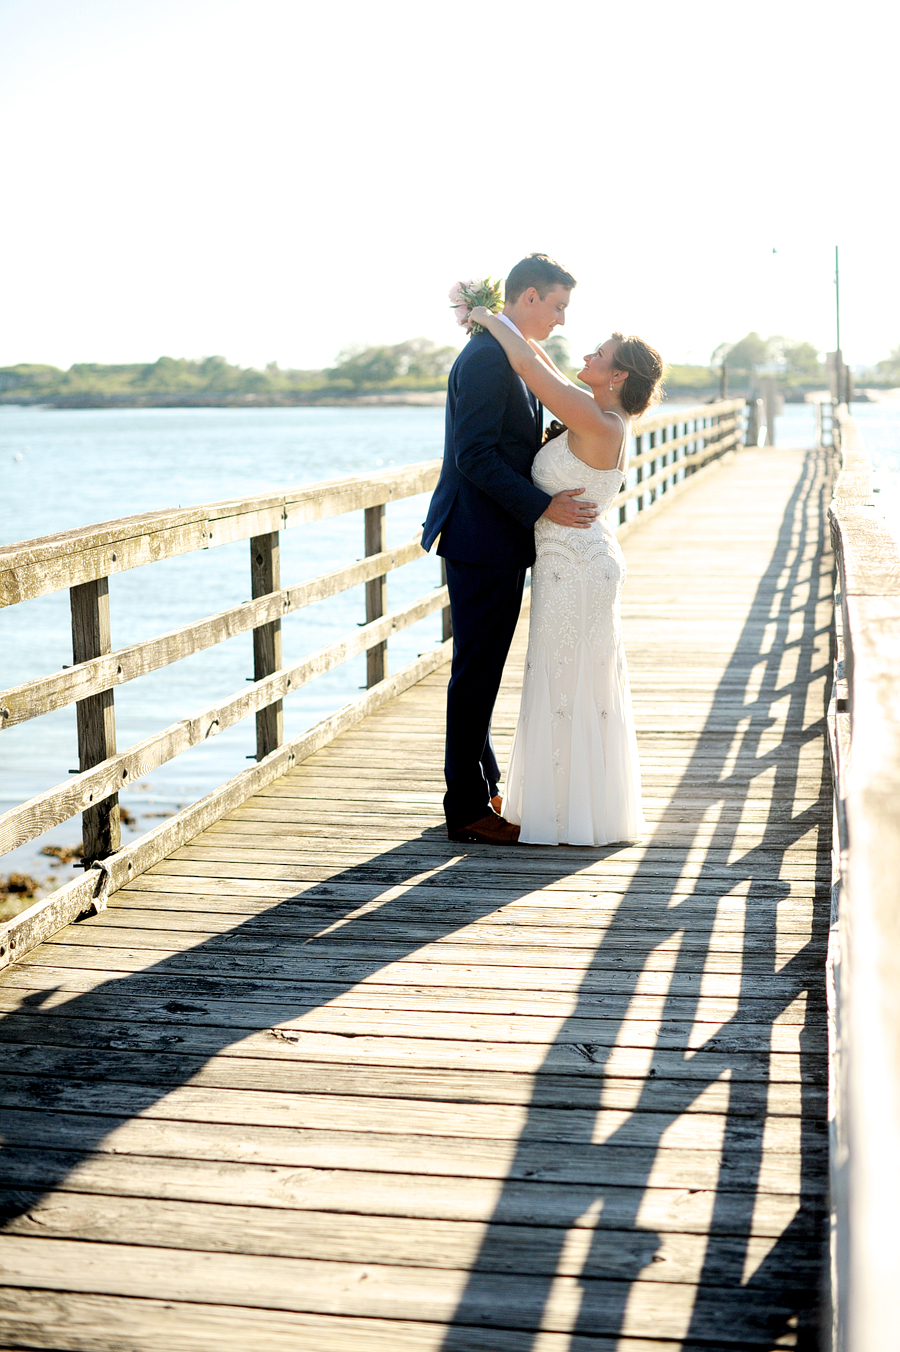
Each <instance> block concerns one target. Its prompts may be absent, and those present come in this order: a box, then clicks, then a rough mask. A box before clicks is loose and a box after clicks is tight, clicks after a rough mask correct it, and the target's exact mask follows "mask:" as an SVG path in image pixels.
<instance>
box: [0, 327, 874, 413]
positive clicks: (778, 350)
mask: <svg viewBox="0 0 900 1352" xmlns="http://www.w3.org/2000/svg"><path fill="white" fill-rule="evenodd" d="M545 347H546V349H547V351H548V352H549V354H550V355H551V357H552V358H553V360H554V361H555V362H556V364H557V366H559V367H560V368H561V369H562V370H563V371H565V373H566V374H567V375H568V376H570V377H572V378H573V379H574V377H575V374H576V370H577V369H578V368H577V366H576V365H573V363H572V359H571V356H570V352H569V345H568V343H567V341H566V339H565V338H564V337H563V336H562V334H554V335H553V336H552V337H551V338H549V339H548V340H547V342H546V344H545ZM456 356H457V349H456V348H454V347H444V346H441V345H440V344H438V343H435V342H432V341H431V339H428V338H408V339H407V340H406V341H405V342H402V343H395V344H393V345H390V344H381V345H375V346H371V345H370V346H364V345H361V344H356V345H352V346H348V347H345V348H343V349H342V351H341V352H339V353H338V355H337V357H336V359H335V362H334V365H333V366H330V367H327V368H325V369H323V370H319V371H312V370H310V371H300V370H291V369H282V368H281V367H280V366H279V365H278V363H277V362H269V364H268V365H267V366H266V367H265V368H264V369H262V370H259V369H257V368H255V367H245V366H233V365H232V364H231V363H230V362H228V361H226V360H225V358H224V357H204V358H202V359H200V360H196V361H192V360H189V359H187V358H184V357H179V358H176V357H160V358H159V360H158V361H155V362H149V363H146V362H133V363H129V364H123V365H115V366H105V365H102V364H101V363H99V362H79V363H77V364H76V365H74V366H70V367H69V369H68V370H67V371H63V370H60V369H59V368H58V367H56V366H43V365H39V364H36V363H21V364H19V365H17V366H5V367H0V403H5V404H50V405H53V406H55V407H59V408H91V407H96V408H110V407H120V408H128V407H141V406H153V405H167V404H168V405H192V404H196V405H223V404H225V405H227V404H237V405H267V404H307V403H309V404H313V403H329V402H333V401H334V400H343V399H354V398H357V397H359V396H361V395H367V394H392V393H397V394H402V393H403V392H404V391H420V392H423V393H425V392H429V391H436V390H443V389H445V388H446V385H447V375H448V373H449V371H450V367H451V366H452V365H453V362H454V360H455V358H456ZM723 362H725V363H727V369H728V389H729V392H730V393H732V394H743V393H749V392H750V391H751V390H752V389H753V388H754V387H755V385H756V382H757V380H758V378H759V377H760V376H761V375H763V374H766V375H774V376H775V378H776V379H777V380H778V382H779V384H780V385H781V387H782V389H783V390H784V391H785V393H786V394H787V396H788V398H790V397H792V396H793V397H794V398H802V397H803V394H804V392H805V391H806V390H813V389H822V388H824V387H825V386H826V385H827V374H826V369H825V362H824V360H823V358H822V355H821V354H820V353H819V351H818V349H817V348H816V347H815V345H814V344H813V343H808V342H799V341H796V340H794V339H791V338H785V337H783V336H782V335H778V334H776V335H773V336H772V337H769V338H762V337H761V336H760V334H758V333H755V332H754V333H748V334H746V335H745V336H744V337H743V338H741V339H740V340H739V341H738V342H736V343H720V344H719V346H718V347H717V348H716V349H715V351H714V352H713V353H712V356H711V358H710V363H709V365H707V366H702V365H689V364H680V365H678V364H676V365H672V366H669V367H668V368H667V370H666V380H665V385H666V390H667V392H668V395H669V398H670V399H682V398H684V397H685V396H698V397H710V396H712V395H714V394H715V393H716V392H717V391H718V389H719V387H720V380H721V368H722V363H723ZM578 365H580V363H579V364H578ZM858 383H868V384H871V385H883V386H896V385H900V345H898V346H897V347H896V348H894V350H893V351H892V352H891V353H890V355H889V356H888V357H886V358H885V359H884V360H883V361H880V362H878V363H877V364H876V365H875V366H874V367H872V368H871V370H869V371H867V372H866V374H865V377H864V379H861V380H860V381H859V382H858Z"/></svg>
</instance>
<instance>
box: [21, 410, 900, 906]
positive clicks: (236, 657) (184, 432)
mask: <svg viewBox="0 0 900 1352" xmlns="http://www.w3.org/2000/svg"><path fill="white" fill-rule="evenodd" d="M673 410H674V406H673ZM854 412H855V413H856V414H857V416H858V418H859V422H860V426H861V428H862V431H863V434H864V436H865V438H866V441H867V444H868V445H869V446H870V449H871V450H872V453H873V457H874V458H875V459H876V463H877V464H878V466H879V483H880V486H881V488H882V500H883V501H884V502H885V503H886V504H887V503H889V502H890V503H891V504H892V505H893V506H895V507H896V506H897V502H898V498H900V405H898V406H896V407H892V406H887V405H860V406H857V407H856V408H855V409H854ZM812 439H813V416H812V409H811V408H810V407H808V406H803V405H788V406H787V408H786V409H785V413H784V415H783V417H782V418H780V419H779V424H778V429H777V440H778V444H779V445H782V446H803V445H809V444H811V442H812ZM442 440H443V410H442V409H439V408H366V409H345V408H313V409H309V408H292V409H252V410H250V409H247V410H243V409H134V410H121V411H118V410H116V411H112V410H97V411H93V410H77V411H59V410H47V409H26V408H14V407H0V467H2V478H0V542H2V543H10V542H13V541H16V540H23V539H29V538H31V537H33V536H38V535H46V534H50V533H51V532H54V531H60V530H66V529H70V528H72V527H75V526H82V525H86V524H90V523H93V522H98V521H105V520H110V519H113V518H115V517H119V516H126V515H130V514H132V513H136V512H144V511H149V510H153V509H156V508H167V507H176V506H184V507H187V506H190V505H193V504H196V503H201V502H210V501H215V500H218V499H222V498H229V497H236V496H240V495H245V494H250V493H255V492H261V491H264V490H266V489H279V490H280V489H283V488H284V487H287V486H291V485H296V484H306V483H314V482H316V481H318V480H322V479H328V478H334V477H336V476H338V475H342V474H353V473H360V472H364V471H366V470H371V469H376V468H378V467H381V466H391V465H404V464H411V463H413V462H415V461H419V460H428V459H432V458H433V457H435V456H439V455H440V454H441V450H442ZM426 505H427V499H426V498H411V499H407V500H406V501H404V502H400V503H394V504H391V505H390V506H389V507H388V512H387V523H388V524H387V529H388V542H389V544H395V543H400V542H401V541H403V540H405V539H407V538H408V537H409V536H410V535H412V534H413V532H414V531H415V530H416V529H418V527H419V525H420V524H421V522H422V519H423V517H424V514H425V508H426ZM897 519H898V520H900V510H898V511H897ZM362 538H363V523H362V513H352V514H349V515H347V516H345V517H338V518H335V519H334V520H331V521H325V522H318V523H315V524H314V525H310V526H305V527H302V528H298V529H295V530H291V531H285V532H283V533H282V565H281V571H282V584H283V585H284V586H290V585H292V584H293V583H296V582H299V581H302V580H303V579H304V578H308V577H314V576H315V575H316V574H318V573H322V572H325V571H326V570H328V569H330V568H335V567H338V566H340V565H341V564H343V563H347V562H349V561H350V560H352V559H354V558H358V557H359V556H360V555H361V553H362V552H363V547H362ZM248 555H249V546H248V544H247V542H246V541H242V542H238V543H235V544H231V545H224V546H221V547H219V548H216V549H211V550H202V551H198V552H197V553H194V554H189V555H186V556H184V557H181V558H175V559H168V560H165V561H163V562H161V563H157V564H154V565H152V566H151V567H147V568H138V569H134V570H133V571H131V572H128V573H123V574H120V575H118V576H115V577H113V578H111V579H110V610H111V623H112V634H113V645H114V647H123V646H125V645H126V644H130V643H135V642H138V641H139V640H140V639H142V638H149V637H151V636H152V635H154V634H159V633H163V632H165V631H166V630H169V629H172V628H175V627H176V626H177V625H180V624H186V623H188V622H190V621H191V620H195V619H200V618H202V617H203V616H205V615H209V614H212V613H214V612H215V611H218V610H223V609H225V608H226V607H227V606H230V605H234V604H237V603H238V602H240V601H243V600H246V599H247V597H248V596H249V558H248ZM439 580H440V570H439V563H438V561H437V560H436V559H435V558H434V557H433V556H432V557H429V558H426V559H422V560H420V561H419V562H418V563H415V564H410V565H407V567H405V568H403V569H400V570H398V572H396V573H394V574H392V575H391V577H390V579H389V583H388V594H389V605H390V606H391V607H394V606H398V605H402V604H403V603H404V602H406V601H410V600H413V599H414V598H415V597H416V596H418V595H421V594H422V592H424V591H426V590H428V589H429V588H431V587H433V586H437V585H438V583H439ZM364 617H365V601H364V596H363V589H362V588H356V589H354V590H352V591H349V592H346V593H344V594H343V595H342V596H340V597H337V598H333V599H331V600H329V601H327V602H323V603H321V604H319V605H317V606H311V607H309V608H308V609H306V610H304V611H302V612H301V613H299V614H297V615H292V616H288V617H287V618H286V619H285V621H284V622H283V636H284V660H285V662H286V663H288V662H294V661H298V660H299V659H300V658H301V657H303V656H304V655H305V654H306V653H309V652H312V651H314V650H315V649H316V648H319V647H321V646H322V645H324V644H325V643H328V642H330V641H332V640H333V639H335V638H338V637H340V636H341V635H342V634H345V633H347V632H349V631H351V630H352V629H353V627H354V625H356V624H359V623H361V622H363V620H364ZM439 626H440V617H439V616H437V615H435V616H431V617H429V618H428V619H427V620H424V621H422V622H421V623H420V624H418V625H416V626H414V627H412V628H410V629H408V630H406V631H405V632H404V633H403V634H401V635H398V636H397V638H395V639H393V640H391V643H390V645H389V663H390V667H391V669H392V670H396V669H397V668H398V667H400V666H402V665H404V664H405V663H406V662H408V661H411V660H412V659H413V658H414V657H415V656H416V655H417V654H418V653H420V652H424V651H425V650H426V649H428V648H430V647H432V646H433V645H434V644H435V643H436V642H437V641H438V638H439ZM70 661H71V637H70V629H69V611H68V595H67V593H65V592H62V593H57V594H55V595H51V596H45V597H40V598H38V599H37V600H34V601H28V602H25V603H23V604H22V605H18V606H12V607H9V608H7V609H5V610H2V611H0V689H2V688H5V687H7V686H9V685H13V684H16V683H17V682H19V681H24V680H28V679H30V678H31V677H34V676H40V675H45V674H47V673H49V672H51V671H53V670H58V669H59V668H61V667H62V666H63V665H65V664H66V663H68V662H70ZM252 670H253V659H252V640H251V636H250V635H249V634H247V635H242V636H240V637H238V638H234V639H231V640H229V641H228V642H227V643H224V644H220V645H218V646H217V647H216V648H213V649H211V650H209V651H208V652H205V653H197V654H195V655H194V656H193V657H190V658H188V659H186V660H185V661H183V662H179V663H178V664H176V665H175V666H172V667H169V668H167V669H164V670H163V671H160V672H154V673H152V674H151V675H149V676H144V677H141V678H140V679H139V680H137V681H134V682H131V683H130V684H127V685H124V686H121V687H120V688H119V689H117V691H116V695H115V699H116V720H117V732H118V744H119V746H120V747H121V748H124V747H127V746H129V745H131V744H132V743H134V742H137V741H140V740H141V739H142V738H144V737H147V736H149V735H150V734H151V733H153V732H155V731H158V730H159V729H161V728H163V727H166V726H167V725H168V724H170V723H172V722H175V721H176V720H177V719H179V718H183V717H185V716H186V715H188V714H191V713H194V712H196V711H197V710H199V709H201V708H203V707H204V706H206V705H208V704H210V703H212V702H213V701H214V700H216V699H220V698H223V697H225V696H227V695H230V694H233V693H234V692H235V691H237V690H239V689H240V688H241V685H242V683H243V682H244V681H245V680H246V679H247V678H248V677H249V676H250V674H251V673H252ZM364 684H365V659H364V657H360V658H357V659H354V660H353V661H351V662H349V663H346V664H345V665H344V666H342V667H340V668H338V669H337V670H336V671H333V672H330V673H329V674H328V675H326V676H323V677H318V678H317V679H316V680H315V681H313V682H311V683H310V685H308V686H306V687H304V688H303V689H301V690H300V691H298V692H297V693H296V694H294V695H293V696H291V698H290V699H288V700H287V701H286V703H285V735H286V736H287V737H292V736H296V735H298V734H299V733H300V732H302V731H303V730H304V729H305V728H307V727H309V726H310V725H311V724H312V723H314V722H316V721H317V720H318V719H320V718H322V717H324V716H326V715H327V714H328V713H330V712H332V711H333V710H334V709H336V708H338V707H339V706H340V705H341V704H343V703H345V702H346V701H347V700H348V699H351V698H353V697H354V696H355V695H356V694H357V693H358V691H359V690H360V689H361V688H362V687H363V686H364ZM254 744H255V731H254V721H253V720H252V719H248V720H245V721H244V723H243V724H240V725H239V726H238V727H236V728H232V729H229V730H228V731H226V732H224V733H222V734H221V735H220V736H218V737H215V738H213V739H211V740H210V741H209V742H207V743H205V744H204V745H203V746H201V747H195V748H194V749H193V750H191V751H189V752H187V753H186V754H185V755H183V756H180V757H178V759H177V760H176V761H174V762H172V763H171V764H169V765H167V766H163V767H161V768H160V769H159V770H157V771H155V772H154V773H153V774H152V775H150V776H149V780H148V781H141V782H140V783H139V784H138V785H136V786H135V787H134V788H133V789H130V790H129V791H128V792H127V793H125V794H123V795H122V802H123V803H124V805H125V806H126V807H127V808H128V809H129V810H130V811H131V812H132V813H133V814H134V816H135V818H136V823H137V829H138V830H141V831H143V830H146V829H148V828H149V827H150V826H152V825H154V824H155V822H156V821H157V820H158V819H159V817H160V816H162V815H167V814H169V813H171V812H172V811H174V810H176V809H177V807H178V806H179V805H182V804H186V803H189V802H192V801H194V800H195V799H197V798H200V797H202V796H203V795H204V794H206V793H208V792H209V791H210V790H211V789H213V788H214V787H216V786H217V785H218V784H220V783H222V782H223V781H224V780H225V779H227V778H229V777H230V776H231V775H234V774H236V773H237V772H238V771H239V770H241V769H243V768H244V767H245V766H246V765H247V764H248V757H252V755H253V750H254ZM77 763H78V761H77V743H76V734H75V715H74V708H73V707H71V708H68V709H63V710H59V711H58V712H57V713H54V714H48V715H46V716H45V717H43V718H39V719H34V720H32V721H31V722H29V723H26V724H23V725H21V726H20V727H17V728H13V729H11V730H10V731H8V732H6V733H4V734H3V735H2V737H0V811H5V810H7V809H8V808H9V807H11V806H13V805H15V804H17V803H20V802H22V801H24V800H25V799H27V798H29V797H31V796H32V795H34V794H37V793H40V792H42V791H43V790H44V789H47V788H49V787H51V786H52V785H53V784H56V783H59V782H61V781H62V780H64V779H65V778H66V775H67V773H68V771H69V769H71V768H74V767H75V766H77ZM123 835H124V837H125V839H126V841H127V840H129V839H133V838H134V835H135V832H133V831H129V830H126V831H124V832H123ZM78 836H79V822H78V820H77V819H74V820H73V821H71V822H69V823H67V824H65V825H63V826H61V827H58V828H56V829H55V830H53V831H51V832H49V833H47V836H46V837H43V838H41V839H40V840H39V841H37V842H34V843H33V844H31V845H29V846H25V847H23V848H22V849H21V850H18V851H15V852H14V853H13V854H11V855H7V856H6V857H5V858H4V859H3V861H2V864H0V872H2V873H5V872H7V871H11V870H13V869H20V870H23V871H26V872H29V873H32V874H34V875H36V876H44V875H47V864H48V861H47V860H46V859H44V858H41V856H40V854H39V851H40V849H41V848H42V847H43V846H44V845H46V844H48V843H54V844H60V845H70V844H73V843H74V842H75V841H77V839H78ZM60 876H61V875H60V874H59V873H57V874H56V875H55V881H56V882H58V881H59V880H60ZM65 876H71V874H69V873H67V874H66V875H65Z"/></svg>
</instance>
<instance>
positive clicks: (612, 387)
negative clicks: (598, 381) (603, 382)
mask: <svg viewBox="0 0 900 1352" xmlns="http://www.w3.org/2000/svg"><path fill="white" fill-rule="evenodd" d="M609 388H610V389H611V390H614V389H615V388H616V387H615V385H614V384H613V383H612V381H610V382H609Z"/></svg>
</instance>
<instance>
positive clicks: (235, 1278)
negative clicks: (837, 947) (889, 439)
mask: <svg viewBox="0 0 900 1352" xmlns="http://www.w3.org/2000/svg"><path fill="white" fill-rule="evenodd" d="M826 505H827V466H826V464H825V461H824V459H823V458H822V456H821V455H818V456H817V455H816V454H814V453H804V452H794V451H771V450H768V451H757V450H747V451H744V452H742V453H741V454H740V455H739V456H737V457H736V458H735V459H734V460H732V461H731V462H730V463H729V464H727V465H725V466H723V467H722V468H721V469H720V470H718V471H717V472H715V473H712V474H710V475H709V476H708V478H706V480H705V481H703V482H701V483H699V484H698V485H697V486H696V487H692V488H691V489H690V490H689V491H688V492H686V493H685V494H683V495H682V496H681V498H680V501H677V502H676V503H674V504H673V505H672V506H671V507H667V508H666V509H665V511H663V512H662V513H661V514H660V515H659V517H658V518H657V520H656V521H655V522H653V523H652V524H648V526H647V527H645V528H643V529H641V530H639V531H636V532H634V533H633V534H632V535H630V536H629V537H628V538H627V539H626V542H625V548H626V555H627V558H628V564H629V580H628V585H627V588H626V606H625V625H626V641H627V645H628V654H629V662H630V666H631V672H632V681H633V686H634V693H635V700H636V714H637V722H638V729H639V737H640V744H641V755H642V763H643V771H644V787H645V801H646V808H647V813H648V818H649V820H650V822H651V828H652V829H651V831H650V833H649V835H648V838H647V840H646V842H645V843H643V844H642V845H641V846H639V847H632V848H622V849H603V850H585V849H571V848H560V849H558V850H552V849H544V848H529V847H521V848H520V849H518V850H514V851H491V850H490V849H488V848H486V847H462V846H458V845H453V846H451V845H450V844H449V843H448V842H447V840H446V838H445V835H444V833H443V831H442V829H441V814H440V800H441V791H442V780H441V747H442V725H443V693H444V687H445V684H446V671H441V672H439V673H437V674H436V675H434V676H432V677H429V678H428V679H427V680H426V681H424V682H423V683H422V684H420V685H419V686H417V687H415V688H414V689H412V690H411V691H409V692H408V693H407V694H405V695H403V696H401V698H400V699H398V700H397V701H396V702H395V703H394V704H393V705H391V706H389V707H388V708H387V709H386V710H384V711H383V712H381V713H380V714H377V715H376V716H374V717H371V718H370V719H368V720H367V721H366V722H365V723H363V724H362V725H360V726H359V727H358V728H356V729H354V730H353V731H351V732H348V733H346V734H345V735H343V736H342V737H340V738H339V739H338V740H337V741H335V742H333V743H332V744H331V745H329V746H328V747H327V748H325V749H324V750H322V751H320V752H319V753H317V754H316V755H315V756H313V757H312V758H311V759H310V760H308V761H306V762H304V763H303V764H302V765H301V766H299V767H298V768H297V769H296V770H294V771H293V772H292V773H290V774H289V775H287V776H286V777H285V778H283V779H281V780H279V781H277V782H276V783H275V784H273V785H272V786H271V787H270V788H268V789H267V790H265V791H264V792H262V793H260V794H259V795H258V796H257V797H255V798H253V799H252V800H251V801H249V802H248V803H246V804H245V805H244V806H243V807H241V808H239V809H237V810H236V811H234V812H232V813H231V814H230V815H229V816H228V817H227V818H225V819H224V820H223V821H221V822H219V823H218V824H217V825H215V826H214V827H212V828H210V829H209V830H207V831H205V832H204V833H203V834H202V835H201V836H199V837H198V838H197V839H196V840H195V841H193V842H192V844H191V845H190V846H188V847H186V848H184V849H181V850H179V851H178V852H177V853H176V854H175V855H173V856H172V857H171V858H170V859H168V860H166V861H165V862H164V863H162V864H160V865H158V866H157V867H155V868H154V869H153V870H152V871H151V872H150V873H148V874H145V875H144V876H142V877H140V878H138V879H137V880H136V881H135V882H134V884H133V885H132V886H130V887H128V888H127V889H126V890H125V891H122V892H119V893H118V894H117V895H116V896H115V897H114V898H113V899H112V901H111V903H110V906H109V909H108V910H107V911H106V912H104V913H103V914H101V915H100V916H98V917H97V918H96V919H93V920H91V921H87V922H84V923H82V924H80V925H78V926H72V927H70V928H69V929H67V930H64V931H62V932H61V933H60V934H58V935H57V936H56V937H55V938H54V939H53V940H52V941H51V942H49V943H46V944H44V945H43V946H42V947H41V948H39V949H37V950H35V951H34V952H33V953H31V954H29V955H28V956H27V957H26V958H24V959H23V960H22V961H21V962H19V963H18V964H16V965H14V966H13V967H11V968H10V969H9V970H8V971H7V972H5V973H4V975H3V978H2V980H0V1012H2V1015H3V1017H2V1019H0V1036H2V1039H3V1040H4V1043H5V1045H4V1047H3V1061H2V1067H3V1069H2V1078H0V1108H2V1121H0V1132H2V1138H3V1143H4V1145H3V1150H2V1153H0V1203H2V1207H3V1214H4V1215H5V1216H6V1217H7V1218H8V1219H7V1220H6V1222H5V1225H4V1226H3V1233H2V1235H0V1271H2V1273H3V1274H4V1277H3V1283H4V1285H3V1289H2V1292H0V1346H2V1347H3V1348H41V1349H50V1348H53V1349H67V1350H70V1349H71V1350H74V1349H79V1350H80V1352H87V1350H90V1352H181V1350H182V1349H183V1350H184V1352H206V1349H209V1350H210V1352H212V1349H216V1350H217V1352H218V1350H219V1349H221V1350H222V1352H244V1349H247V1348H253V1349H254V1350H255V1352H269V1350H270V1349H271V1352H276V1350H277V1352H357V1349H358V1350H359V1352H439V1350H440V1352H526V1350H527V1352H564V1349H570V1348H571V1349H578V1350H582V1349H584V1350H586V1349H592V1350H593V1352H613V1349H616V1348H622V1349H629V1352H661V1350H662V1349H674V1348H685V1349H687V1348H697V1349H699V1348H701V1347H702V1348H706V1349H710V1348H716V1349H718V1348H723V1349H724V1348H733V1349H738V1348H762V1349H774V1348H776V1347H777V1348H785V1347H799V1348H812V1347H813V1346H814V1345H815V1328H816V1321H817V1319H818V1317H819V1315H818V1311H817V1307H818V1304H819V1296H818V1291H819V1288H820V1285H821V1282H822V1276H823V1257H824V1239H825V1229H824V1221H825V1218H826V1213H827V1206H826V1183H827V1130H826V1094H827V1067H826V1020H825V995H824V973H823V962H824V956H825V944H826V938H827V930H828V923H829V899H828V891H829V860H828V851H829V846H830V826H831V809H830V796H829V795H830V789H829V785H828V781H827V772H826V770H825V748H824V742H823V728H824V723H823V714H824V699H825V686H826V679H827V668H828V657H829V623H830V591H831V571H830V570H831V561H830V556H829V554H828V547H827V541H826V532H825V528H824V514H825V507H826ZM524 640H525V632H524V626H523V628H522V632H521V633H520V636H519V639H518V641H517V644H516V647H515V650H514V653H513V655H512V658H511V661H510V666H509V670H508V674H507V682H506V685H505V687H504V692H503V695H502V700H501V704H500V707H499V709H498V716H497V729H496V730H497V734H498V737H497V740H498V742H499V743H500V746H501V749H502V751H504V752H505V751H506V750H507V749H508V744H509V739H510V735H511V731H512V726H513V722H514V718H515V713H516V707H517V693H516V690H517V684H518V681H519V679H520V670H521V663H522V659H523V652H524Z"/></svg>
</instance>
